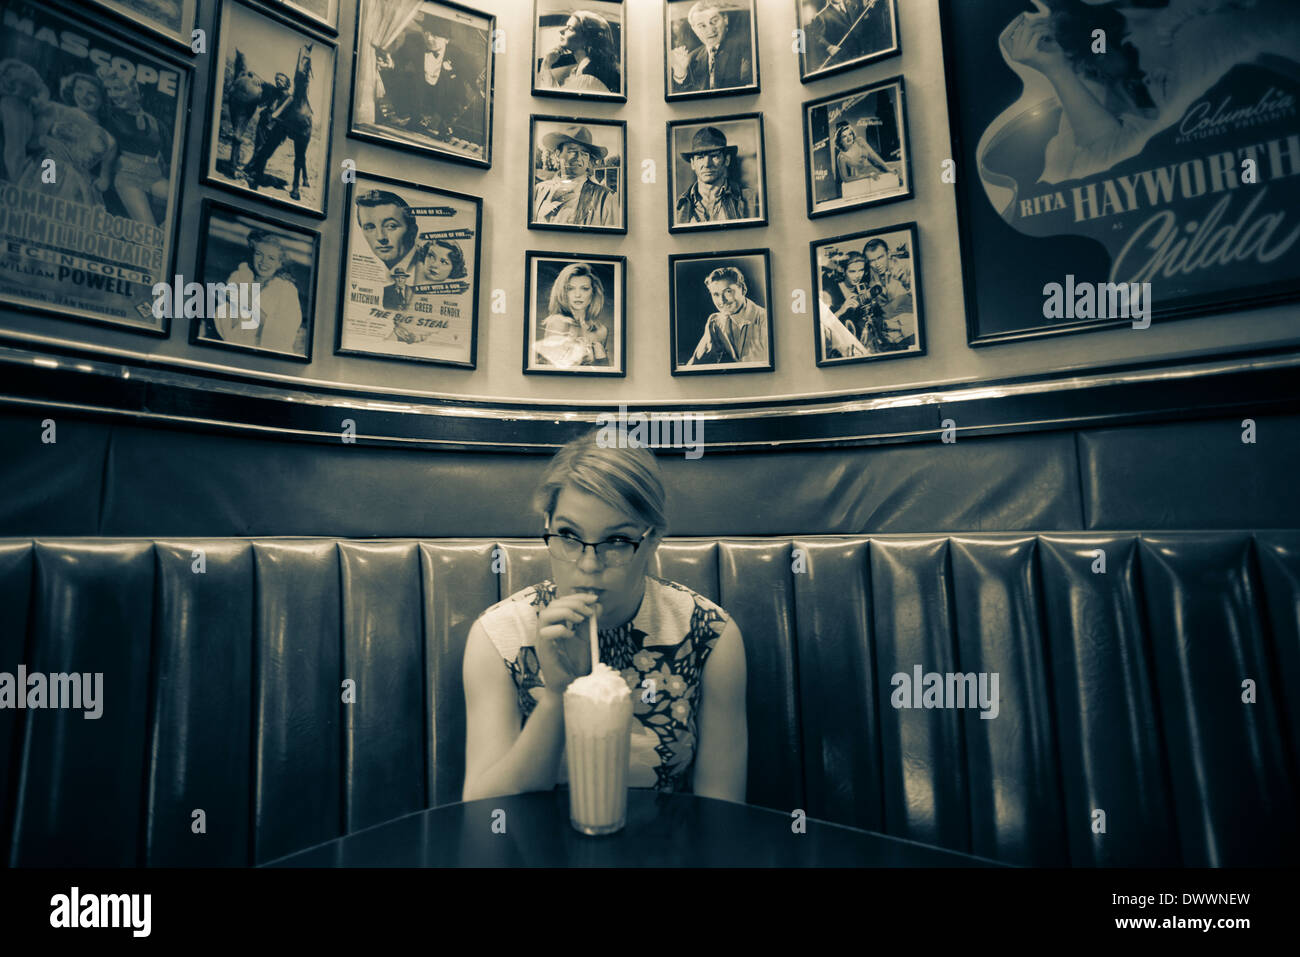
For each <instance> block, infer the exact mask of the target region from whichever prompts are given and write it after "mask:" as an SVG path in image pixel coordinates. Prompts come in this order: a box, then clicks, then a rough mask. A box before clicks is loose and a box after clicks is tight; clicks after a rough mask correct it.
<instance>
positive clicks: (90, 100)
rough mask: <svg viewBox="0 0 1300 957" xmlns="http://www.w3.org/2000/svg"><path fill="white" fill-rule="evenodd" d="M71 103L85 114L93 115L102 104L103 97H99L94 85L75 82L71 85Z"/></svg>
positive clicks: (87, 81)
mask: <svg viewBox="0 0 1300 957" xmlns="http://www.w3.org/2000/svg"><path fill="white" fill-rule="evenodd" d="M72 101H73V102H74V103H76V104H77V106H79V107H80V108H81V109H83V110H85V111H86V112H87V113H94V112H95V111H96V110H98V109H99V105H100V103H102V102H103V97H101V96H100V95H99V87H98V86H96V85H95V84H94V83H91V82H90V81H89V80H77V81H76V82H75V83H74V84H73V85H72Z"/></svg>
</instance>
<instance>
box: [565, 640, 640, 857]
mask: <svg viewBox="0 0 1300 957" xmlns="http://www.w3.org/2000/svg"><path fill="white" fill-rule="evenodd" d="M631 733H632V692H631V691H629V690H628V687H627V682H626V681H624V680H623V676H622V675H620V674H619V673H618V672H617V671H615V670H614V669H613V668H611V667H609V665H606V664H604V663H602V662H597V663H596V665H595V666H594V667H593V668H592V672H591V674H589V675H584V676H583V677H581V678H577V679H575V680H574V681H573V682H572V683H571V684H570V685H569V687H568V688H567V689H566V690H565V692H564V749H565V751H566V752H567V754H566V760H567V762H568V771H569V822H570V823H571V824H572V825H573V826H574V828H576V829H577V830H579V831H581V832H582V833H583V834H591V835H599V834H613V833H614V832H615V831H618V830H621V829H622V827H623V825H624V824H625V823H626V820H627V769H628V754H629V744H630V738H631Z"/></svg>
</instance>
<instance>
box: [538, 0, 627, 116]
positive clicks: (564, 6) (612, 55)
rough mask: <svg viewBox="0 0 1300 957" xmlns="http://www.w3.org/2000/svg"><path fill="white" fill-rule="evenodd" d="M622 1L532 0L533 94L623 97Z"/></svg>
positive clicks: (620, 100) (624, 99) (624, 45)
mask: <svg viewBox="0 0 1300 957" xmlns="http://www.w3.org/2000/svg"><path fill="white" fill-rule="evenodd" d="M626 22H627V21H626V18H625V17H624V4H623V3H622V2H612V0H534V2H533V96H575V97H581V98H583V99H589V100H610V101H612V102H617V103H626V102H627V68H626V64H627V36H626V35H625V34H626V31H625V29H624V26H625V24H626Z"/></svg>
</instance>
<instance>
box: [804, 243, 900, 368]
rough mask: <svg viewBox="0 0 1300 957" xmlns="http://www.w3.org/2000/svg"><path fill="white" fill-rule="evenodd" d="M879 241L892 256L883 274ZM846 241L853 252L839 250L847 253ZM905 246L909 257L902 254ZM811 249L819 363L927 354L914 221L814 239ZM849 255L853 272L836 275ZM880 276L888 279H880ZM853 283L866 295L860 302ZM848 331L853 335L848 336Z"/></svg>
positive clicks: (822, 364) (870, 360) (814, 347)
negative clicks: (853, 298) (879, 269)
mask: <svg viewBox="0 0 1300 957" xmlns="http://www.w3.org/2000/svg"><path fill="white" fill-rule="evenodd" d="M879 243H884V244H885V246H884V257H886V258H887V261H888V265H887V266H886V267H885V273H884V275H881V274H880V273H878V272H877V271H876V269H877V266H876V262H875V261H878V260H879V259H880V258H881V257H880V256H878V255H876V253H877V252H878V251H879V250H880V245H879ZM846 246H847V247H850V250H849V255H848V256H842V255H839V254H842V253H844V252H845V250H844V247H846ZM868 247H870V248H868ZM900 249H901V251H902V252H905V253H906V256H900V255H899V251H900ZM808 253H809V257H810V259H811V263H812V290H813V301H814V303H815V308H816V315H815V316H814V318H813V322H812V332H813V356H814V358H815V359H816V361H817V365H818V366H821V367H829V366H840V365H856V364H858V363H862V362H875V361H877V360H880V359H902V358H906V357H908V356H923V355H925V308H924V304H923V302H922V296H921V255H920V249H919V239H918V235H917V226H916V223H915V222H907V223H898V224H896V225H893V226H881V227H879V228H876V229H866V230H861V231H859V232H855V233H846V234H844V235H842V236H832V237H831V238H829V239H814V240H813V241H812V242H810V243H809V244H808ZM859 255H861V256H862V257H863V259H862V261H861V265H856V264H855V263H856V260H857V257H858V256H859ZM849 256H851V257H852V260H850V265H852V266H853V270H852V271H849V272H848V275H844V276H836V275H834V273H833V272H832V270H837V269H838V270H839V271H841V272H845V271H846V270H845V269H844V266H843V265H841V263H843V262H844V261H845V260H849ZM837 259H838V260H840V262H836V260H837ZM903 259H906V263H904V262H902V260H903ZM903 267H905V268H903ZM857 270H861V272H860V276H861V278H860V279H859V281H858V282H857V283H852V282H851V280H852V279H853V278H856V275H855V274H856V271H857ZM881 279H883V280H884V281H883V282H881V281H878V280H881ZM854 286H857V287H858V288H860V289H861V290H862V294H861V296H862V298H863V299H865V300H867V301H866V302H863V303H862V304H861V305H860V306H855V305H852V302H851V300H850V297H851V296H854V293H855V292H857V291H858V290H857V289H855V288H853V287H854ZM828 300H829V301H828ZM837 300H838V301H837ZM845 307H847V308H845ZM840 310H843V311H842V312H841V311H840ZM837 313H838V314H837ZM895 330H897V331H896V332H895ZM845 333H847V334H848V336H849V337H850V338H849V339H847V340H846V339H845V338H844V336H845ZM832 353H838V354H834V355H833V354H832Z"/></svg>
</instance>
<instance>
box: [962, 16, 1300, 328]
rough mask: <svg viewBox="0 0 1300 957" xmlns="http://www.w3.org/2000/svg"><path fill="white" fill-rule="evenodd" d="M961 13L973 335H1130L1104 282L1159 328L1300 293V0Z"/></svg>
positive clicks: (966, 262)
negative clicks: (1058, 291)
mask: <svg viewBox="0 0 1300 957" xmlns="http://www.w3.org/2000/svg"><path fill="white" fill-rule="evenodd" d="M941 11H942V16H943V23H944V44H945V60H946V67H947V79H948V84H949V91H948V92H949V110H950V116H951V121H952V128H953V134H954V143H955V147H954V149H955V150H956V153H955V158H956V159H957V162H956V164H955V168H954V170H953V171H952V172H953V173H955V178H956V184H955V188H956V189H957V195H958V216H959V222H960V226H961V232H962V242H963V246H962V249H963V255H962V260H963V267H964V270H965V283H966V290H967V297H968V307H967V314H968V324H969V338H970V341H971V342H972V343H985V342H997V341H1002V340H1006V339H1015V338H1020V337H1023V336H1027V335H1042V334H1050V333H1055V332H1066V331H1075V330H1079V329H1088V328H1096V327H1100V326H1103V325H1117V324H1121V323H1122V324H1128V322H1129V320H1130V318H1132V317H1130V316H1125V315H1119V316H1115V315H1110V314H1102V309H1101V308H1100V307H1099V304H1098V302H1097V301H1093V302H1089V301H1087V300H1088V299H1089V298H1091V297H1087V296H1084V295H1083V293H1084V292H1086V291H1087V289H1088V287H1089V286H1092V287H1094V288H1096V287H1097V286H1098V284H1102V283H1107V284H1120V283H1123V284H1126V286H1127V288H1128V289H1130V290H1132V289H1134V288H1135V287H1134V285H1133V284H1137V286H1136V289H1138V290H1142V291H1145V292H1147V293H1149V299H1150V305H1151V310H1150V313H1151V316H1153V317H1154V318H1156V319H1161V318H1169V317H1175V316H1186V315H1195V314H1198V313H1212V312H1227V311H1231V310H1234V309H1238V308H1243V307H1247V306H1255V305H1263V304H1266V303H1270V302H1277V301H1281V300H1285V299H1292V298H1295V297H1296V296H1297V294H1298V293H1300V175H1297V174H1300V119H1298V114H1297V108H1298V104H1300V3H1296V2H1295V0H1118V2H1106V3H1101V2H1095V0H979V2H972V0H942V3H941ZM950 181H951V178H950ZM1049 283H1055V284H1057V285H1058V286H1060V287H1061V288H1063V289H1064V290H1065V291H1066V295H1065V297H1064V300H1065V301H1064V303H1063V308H1062V302H1061V301H1060V300H1059V299H1058V300H1057V301H1056V302H1055V303H1054V308H1051V307H1049V308H1046V309H1045V294H1044V286H1045V285H1047V284H1049ZM1147 284H1149V285H1147ZM1076 290H1077V291H1078V292H1079V295H1078V299H1077V301H1076V297H1075V296H1074V295H1071V293H1072V292H1073V291H1076ZM1098 299H1100V296H1099V297H1098ZM1111 305H1112V306H1114V305H1115V303H1114V302H1111ZM1119 305H1120V306H1121V307H1122V305H1123V303H1122V301H1121V302H1120V303H1119ZM1076 306H1077V307H1080V308H1076ZM1117 320H1118V322H1117ZM1134 321H1137V320H1136V319H1135V320H1134Z"/></svg>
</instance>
